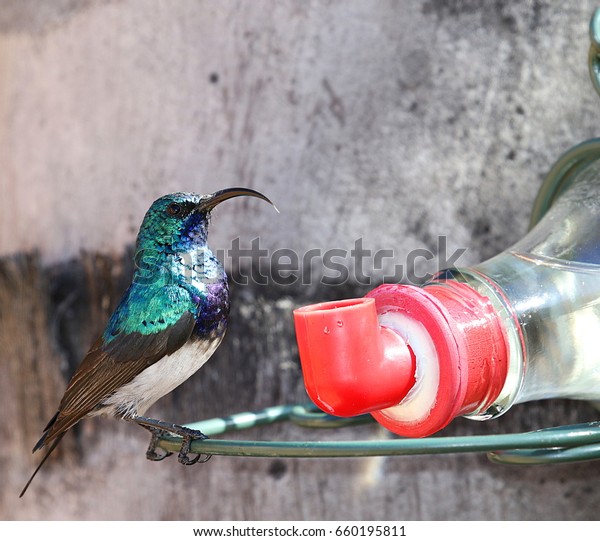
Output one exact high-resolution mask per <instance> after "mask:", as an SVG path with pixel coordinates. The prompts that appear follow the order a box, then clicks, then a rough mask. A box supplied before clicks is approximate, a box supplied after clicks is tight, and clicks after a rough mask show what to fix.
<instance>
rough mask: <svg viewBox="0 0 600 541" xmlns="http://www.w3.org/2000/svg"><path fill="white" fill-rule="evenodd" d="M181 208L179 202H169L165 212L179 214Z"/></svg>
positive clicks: (170, 214)
mask: <svg viewBox="0 0 600 541" xmlns="http://www.w3.org/2000/svg"><path fill="white" fill-rule="evenodd" d="M182 210H183V207H182V206H181V205H180V204H179V203H171V204H170V205H169V206H168V207H167V214H169V216H180V215H181V212H182Z"/></svg>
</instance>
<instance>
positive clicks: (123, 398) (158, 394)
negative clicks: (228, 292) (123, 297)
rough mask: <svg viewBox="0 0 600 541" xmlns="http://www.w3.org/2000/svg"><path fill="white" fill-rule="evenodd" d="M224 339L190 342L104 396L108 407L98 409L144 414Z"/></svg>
mask: <svg viewBox="0 0 600 541" xmlns="http://www.w3.org/2000/svg"><path fill="white" fill-rule="evenodd" d="M221 338H222V336H221ZM220 343H221V339H214V340H210V341H203V340H192V341H189V342H187V343H186V344H184V345H183V346H182V347H181V348H179V349H178V350H177V351H175V352H174V353H172V354H171V355H166V356H165V357H163V358H162V359H161V360H160V361H157V362H156V363H154V364H153V365H152V366H149V367H148V368H146V369H145V370H144V371H143V372H142V373H140V374H138V375H137V376H136V377H135V378H134V379H133V380H132V381H130V382H129V383H127V384H126V385H123V387H121V388H120V389H119V390H118V391H116V392H115V393H114V394H112V395H111V396H109V397H108V398H106V399H105V400H103V401H102V403H103V405H104V406H105V407H103V408H102V409H100V410H97V413H107V414H109V415H116V416H120V417H135V416H136V415H144V413H145V412H146V410H147V409H148V408H149V407H150V406H151V405H152V404H154V402H156V401H157V400H158V399H159V398H162V397H163V396H165V395H166V394H168V393H170V392H171V391H172V390H173V389H175V387H177V386H178V385H181V384H182V383H183V382H184V381H185V380H186V379H188V378H189V377H190V376H192V375H193V374H194V373H195V372H196V371H197V370H198V369H199V368H200V367H201V366H202V365H203V364H204V363H205V362H206V361H208V359H210V357H211V355H212V354H213V353H214V351H215V349H217V347H218V346H219V344H220Z"/></svg>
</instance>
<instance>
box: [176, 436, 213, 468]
mask: <svg viewBox="0 0 600 541" xmlns="http://www.w3.org/2000/svg"><path fill="white" fill-rule="evenodd" d="M192 439H201V440H206V439H208V436H206V435H205V434H203V433H202V432H199V431H198V432H196V433H194V434H188V435H186V436H183V443H182V444H181V449H180V450H179V455H177V460H179V463H180V464H183V465H184V466H192V465H193V464H197V463H198V462H199V463H200V464H203V463H204V462H208V460H209V459H210V457H211V456H212V455H203V454H202V453H200V454H197V455H196V456H194V457H192V458H190V457H189V455H188V453H189V452H190V446H191V444H192ZM203 456H204V458H202V457H203Z"/></svg>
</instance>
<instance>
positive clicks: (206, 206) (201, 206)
mask: <svg viewBox="0 0 600 541" xmlns="http://www.w3.org/2000/svg"><path fill="white" fill-rule="evenodd" d="M241 195H247V196H250V197H257V198H258V199H262V200H263V201H266V202H267V203H269V204H271V205H273V208H274V209H275V210H276V211H277V212H279V210H277V207H276V206H275V204H274V203H273V201H271V200H270V199H269V198H268V197H267V196H266V195H263V194H262V193H260V192H257V191H256V190H251V189H250V188H225V189H224V190H219V191H216V192H215V193H213V194H210V195H207V196H206V197H204V198H202V199H201V200H200V202H199V203H198V205H197V206H196V210H201V211H211V210H212V209H214V208H215V207H216V206H217V205H218V204H219V203H222V202H223V201H227V199H231V198H232V197H239V196H241Z"/></svg>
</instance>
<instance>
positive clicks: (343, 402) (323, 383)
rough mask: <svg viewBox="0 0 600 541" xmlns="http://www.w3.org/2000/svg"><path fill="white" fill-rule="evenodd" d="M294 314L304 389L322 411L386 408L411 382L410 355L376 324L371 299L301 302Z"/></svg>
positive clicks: (346, 414) (412, 366) (356, 412)
mask: <svg viewBox="0 0 600 541" xmlns="http://www.w3.org/2000/svg"><path fill="white" fill-rule="evenodd" d="M294 320H295V324H296V336H297V341H298V348H299V353H300V359H301V362H302V372H303V375H304V382H305V385H306V389H307V392H308V395H309V396H310V398H311V399H312V400H313V402H315V404H317V405H318V406H319V407H320V408H321V409H323V410H324V411H326V412H328V413H331V414H333V415H338V416H340V417H349V416H353V415H359V414H361V413H367V412H371V411H373V410H379V409H383V408H387V407H390V406H393V405H396V404H398V403H399V402H400V401H401V400H402V399H403V398H404V397H405V395H406V393H407V392H408V391H409V390H410V388H411V387H412V385H413V384H414V381H415V379H414V373H415V359H414V356H413V355H412V352H411V350H410V348H409V347H408V346H407V345H406V343H405V342H404V340H402V338H401V337H400V336H399V335H398V334H397V333H396V332H394V331H392V330H391V329H388V328H386V327H382V326H381V325H379V323H378V321H377V312H376V309H375V300H374V299H369V298H362V299H349V300H343V301H332V302H324V303H319V304H314V305H311V306H306V307H304V308H299V309H297V310H295V311H294Z"/></svg>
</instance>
